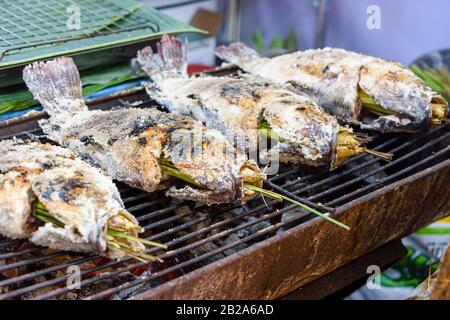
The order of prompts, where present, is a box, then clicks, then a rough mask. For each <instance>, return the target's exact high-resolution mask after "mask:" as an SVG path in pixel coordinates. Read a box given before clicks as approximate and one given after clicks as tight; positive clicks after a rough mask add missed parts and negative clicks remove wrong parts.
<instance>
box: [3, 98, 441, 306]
mask: <svg viewBox="0 0 450 320" xmlns="http://www.w3.org/2000/svg"><path fill="white" fill-rule="evenodd" d="M137 94H138V93H133V95H137ZM122 100H123V103H124V104H126V103H127V100H130V101H133V96H130V97H127V96H125V97H123V96H118V97H116V99H115V100H114V99H112V100H111V99H110V100H108V99H102V102H101V103H102V105H101V106H102V108H106V107H107V106H108V105H117V104H119V102H120V103H122ZM143 105H145V106H148V105H149V102H148V101H145V102H144V103H143ZM449 127H450V126H448V125H443V126H440V127H437V128H434V129H433V130H430V131H429V132H427V133H422V134H416V135H395V136H392V135H376V136H373V137H372V138H373V139H372V142H371V145H370V147H371V148H372V149H374V150H380V151H386V152H395V158H394V160H393V161H392V162H389V163H386V162H384V161H382V160H379V159H377V158H373V157H371V156H368V155H360V156H357V157H354V158H352V159H350V160H348V161H347V162H346V163H345V165H344V166H343V167H342V168H339V169H337V170H335V171H333V172H329V171H327V170H324V169H322V168H318V169H303V168H295V167H282V171H281V172H280V173H279V174H277V175H275V176H272V177H270V178H269V179H268V182H267V184H266V185H267V186H268V187H270V188H272V189H273V190H275V191H277V192H280V193H282V194H284V195H286V196H289V197H292V198H296V199H297V200H300V201H304V202H305V203H307V204H310V205H311V206H315V207H317V208H320V209H321V210H327V211H329V212H334V211H335V210H336V211H337V209H339V208H340V206H342V205H344V204H348V203H350V202H351V201H355V200H357V199H359V198H360V197H361V196H364V195H367V194H368V193H370V192H374V191H376V190H378V189H380V188H382V187H383V186H385V185H388V184H390V183H394V182H396V181H399V180H400V179H402V178H403V177H404V176H405V175H406V176H407V175H412V174H414V173H416V172H419V171H422V170H423V169H426V168H429V167H430V166H432V165H434V164H435V163H437V162H439V161H444V160H446V159H448V158H449V145H448V143H449V141H450V132H449ZM40 134H41V131H40V129H38V128H33V129H30V127H27V130H24V131H21V132H19V133H15V134H7V135H4V136H3V137H2V138H11V137H12V136H21V137H24V138H26V137H31V138H36V137H38V138H39V135H40ZM381 173H383V174H384V175H383V176H382V177H381V178H378V180H377V179H376V177H377V175H378V174H381ZM371 177H375V178H373V179H375V180H369V179H368V178H371ZM119 191H120V193H121V195H122V198H123V200H124V203H125V205H126V207H127V209H128V210H129V211H130V212H132V213H133V214H135V215H136V217H137V219H138V220H139V221H140V222H141V224H142V226H143V228H144V229H145V230H146V231H147V232H148V234H147V233H146V234H147V236H146V239H149V240H158V241H161V242H163V243H165V244H167V245H169V251H167V252H162V251H161V250H159V249H157V248H152V249H150V250H149V251H148V252H149V253H155V254H157V255H158V256H159V257H161V258H164V260H165V263H164V264H163V265H158V264H150V265H149V266H147V265H146V264H143V263H140V262H135V261H134V260H132V259H125V260H123V261H105V260H104V259H103V260H101V259H100V257H98V256H84V255H80V254H78V255H73V254H70V253H66V252H53V253H51V252H50V253H49V252H47V250H46V249H44V248H40V247H35V246H33V247H31V248H30V247H22V249H13V251H5V249H7V248H9V247H17V248H18V247H20V246H21V245H22V244H26V242H25V241H23V240H8V239H0V250H1V251H0V261H3V262H4V264H3V265H0V273H1V272H5V271H14V270H18V271H20V269H23V268H25V269H26V270H27V271H25V273H24V274H20V272H19V275H18V276H16V277H12V278H4V279H2V278H1V275H0V288H1V287H5V286H9V288H10V289H9V291H8V292H6V293H3V294H1V295H0V299H10V298H23V297H25V296H27V295H30V294H31V297H32V298H35V299H51V298H58V297H64V294H67V293H69V292H77V291H73V290H70V289H69V288H68V287H65V286H64V283H65V281H67V279H68V278H69V275H67V274H65V273H64V271H65V270H66V269H67V268H68V267H69V266H72V265H79V266H82V265H87V264H92V265H93V266H91V265H87V267H86V269H83V270H82V271H81V275H82V277H83V278H82V282H81V288H82V289H81V291H83V290H84V289H87V288H91V287H92V286H94V287H92V288H94V289H89V290H91V291H90V294H88V295H87V296H86V295H84V296H81V297H82V298H87V299H93V298H107V297H110V296H111V295H114V294H118V293H121V292H122V291H124V290H128V289H130V288H133V290H136V292H135V293H138V292H139V291H140V290H150V288H152V287H154V286H156V287H157V286H158V285H160V284H163V283H165V282H167V281H169V280H170V279H171V278H173V277H180V276H183V275H185V274H188V273H189V272H190V271H193V270H196V269H198V268H200V267H202V266H204V265H207V264H210V263H213V261H215V260H217V259H222V258H223V257H226V256H228V255H230V254H232V252H234V251H232V250H235V251H240V250H242V249H244V248H248V247H251V246H252V244H253V243H256V242H260V241H264V240H265V239H269V238H271V237H272V236H273V235H275V234H279V233H283V232H284V231H285V230H287V229H290V228H292V227H295V226H297V225H299V224H302V223H306V222H308V221H310V220H311V219H320V218H316V216H315V215H313V214H310V213H307V212H304V211H302V210H299V209H298V208H297V207H296V206H294V205H289V204H286V203H284V204H283V203H277V202H275V201H272V200H269V201H268V206H266V205H265V204H264V202H263V201H262V198H261V197H256V198H255V199H254V200H252V201H251V202H249V203H248V204H247V205H245V206H240V205H237V204H236V205H231V206H216V207H208V206H200V207H194V206H193V204H192V203H187V202H177V201H172V200H169V199H166V198H164V197H162V196H158V195H155V194H148V193H145V192H142V191H137V190H135V189H133V188H131V187H128V186H122V185H120V187H119ZM300 195H301V197H300ZM318 200H321V202H322V203H319V204H318V203H316V202H317V201H318ZM307 201H308V202H307ZM256 226H258V227H257V228H256ZM332 227H334V226H330V228H332ZM150 232H151V233H150ZM62 257H64V258H65V259H66V258H67V257H70V258H69V260H63V261H62V262H58V263H56V264H52V261H54V259H56V258H58V259H61V258H62ZM99 260H101V261H99ZM143 267H149V268H152V269H153V272H152V273H151V274H145V273H144V274H142V275H141V276H134V277H131V278H130V279H129V278H126V280H121V281H119V282H118V284H114V285H111V284H110V285H109V287H108V288H107V289H106V290H104V289H102V288H97V289H96V287H95V284H99V283H102V282H103V281H109V280H112V279H117V281H118V280H119V279H121V278H120V276H122V277H125V276H127V275H129V274H130V272H134V271H136V270H140V269H142V268H143ZM19 268H20V269H19ZM167 277H168V278H170V279H168V278H167ZM40 279H41V280H40ZM44 289H45V290H44ZM42 290H44V291H42ZM92 290H93V291H92ZM152 290H153V289H152ZM135 293H134V291H133V293H132V294H131V296H133V295H134V294H135ZM119 297H121V296H119ZM125 297H128V296H125Z"/></svg>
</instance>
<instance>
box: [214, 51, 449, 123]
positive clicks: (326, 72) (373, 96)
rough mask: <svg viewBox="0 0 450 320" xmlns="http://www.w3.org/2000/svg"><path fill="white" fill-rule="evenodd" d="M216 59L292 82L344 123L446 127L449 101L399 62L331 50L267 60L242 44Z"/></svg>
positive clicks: (287, 82) (263, 75) (283, 81)
mask: <svg viewBox="0 0 450 320" xmlns="http://www.w3.org/2000/svg"><path fill="white" fill-rule="evenodd" d="M216 55H217V56H218V57H220V58H221V59H223V60H226V61H228V62H231V63H233V64H236V65H237V66H239V67H240V68H242V69H243V70H245V71H247V72H250V73H252V74H255V75H258V76H260V77H263V78H265V79H270V80H271V81H273V82H276V83H283V84H289V87H290V88H291V90H293V91H295V92H297V93H299V94H303V95H306V96H308V97H311V98H313V99H314V100H315V101H316V102H317V103H319V104H320V105H321V106H323V107H324V108H325V109H326V110H327V111H328V112H330V113H331V114H333V115H335V116H336V117H337V118H338V119H339V120H340V121H342V122H344V123H347V124H352V125H359V126H360V127H361V128H363V129H371V130H378V131H381V132H396V131H417V130H420V129H423V128H428V127H430V125H436V124H440V123H441V121H443V120H444V119H445V118H446V116H447V114H448V104H447V102H446V100H445V99H444V98H443V97H442V96H440V95H439V94H437V93H436V92H434V91H432V90H431V89H430V88H429V87H428V86H427V85H425V83H424V82H423V81H422V80H421V79H419V78H418V77H417V76H415V75H414V73H413V72H412V71H410V70H409V69H408V68H407V67H405V66H403V65H401V64H400V63H396V62H393V61H386V60H383V59H380V58H376V57H372V56H367V55H363V54H358V53H354V52H349V51H345V50H342V49H334V48H325V49H317V50H306V51H303V52H300V51H298V52H294V53H290V54H285V55H281V56H277V57H274V58H271V59H269V58H263V57H260V56H258V54H257V53H256V52H255V51H254V50H252V49H250V48H248V47H246V46H245V45H244V44H242V43H233V44H230V45H229V46H220V47H218V48H217V49H216Z"/></svg>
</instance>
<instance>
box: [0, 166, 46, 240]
mask: <svg viewBox="0 0 450 320" xmlns="http://www.w3.org/2000/svg"><path fill="white" fill-rule="evenodd" d="M33 175H34V174H33V172H32V171H31V170H28V169H27V168H22V167H17V168H13V169H11V170H9V171H7V172H4V173H0V213H1V214H0V234H2V235H5V236H7V237H9V238H11V239H21V238H28V237H29V236H30V235H31V234H32V233H33V232H34V231H35V230H36V229H37V224H36V223H33V218H32V217H31V213H32V202H33V198H34V197H33V192H32V191H31V181H32V178H33Z"/></svg>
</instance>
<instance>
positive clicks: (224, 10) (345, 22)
mask: <svg viewBox="0 0 450 320" xmlns="http://www.w3.org/2000/svg"><path fill="white" fill-rule="evenodd" d="M140 2H141V3H143V4H145V5H148V6H153V7H155V8H158V9H160V10H162V11H163V12H165V13H167V14H168V15H170V16H173V17H176V18H178V19H179V20H182V21H185V22H191V20H192V18H193V17H194V15H195V13H196V12H197V10H198V9H205V10H208V11H212V12H215V13H219V14H220V15H221V16H222V17H223V21H220V19H219V20H214V19H212V20H211V26H212V25H213V24H214V23H215V22H219V24H220V30H219V32H218V33H217V34H214V41H218V42H222V43H226V42H230V41H236V40H239V41H243V42H246V43H247V44H251V45H252V46H253V47H255V48H257V49H258V50H260V51H268V50H271V49H272V50H277V49H280V48H284V49H291V50H292V49H293V48H294V46H295V47H296V49H300V50H304V49H309V48H315V47H324V46H331V47H340V48H344V49H348V50H353V51H357V52H361V53H366V54H370V55H375V56H380V57H383V58H388V59H393V60H396V61H400V62H402V63H404V64H410V63H411V62H413V61H414V60H415V59H416V58H418V57H420V56H422V55H423V54H426V53H429V52H431V51H436V50H439V49H444V48H446V47H448V45H449V43H450V33H449V32H448V30H449V29H450V20H449V19H448V12H449V11H450V1H448V0H428V1H421V0H358V1H354V0H322V1H320V0H277V1H273V0H207V1H202V0H199V1H183V0H140ZM203 27H204V26H203ZM208 44H209V43H207V42H205V43H204V46H205V48H207V47H208ZM199 50H200V49H199ZM191 59H193V60H194V61H195V59H197V62H201V61H202V59H203V60H204V61H202V62H211V59H213V56H212V51H211V52H210V53H209V55H208V54H207V51H202V53H201V54H199V55H198V56H197V55H193V56H192V57H191ZM208 59H209V60H208Z"/></svg>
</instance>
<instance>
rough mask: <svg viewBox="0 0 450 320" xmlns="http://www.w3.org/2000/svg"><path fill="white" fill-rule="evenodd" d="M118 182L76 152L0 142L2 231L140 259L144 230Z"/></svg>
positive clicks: (37, 241)
mask: <svg viewBox="0 0 450 320" xmlns="http://www.w3.org/2000/svg"><path fill="white" fill-rule="evenodd" d="M142 231H143V230H142V228H141V227H140V226H139V224H138V222H137V220H136V218H135V217H134V216H133V215H131V214H130V213H128V212H127V210H126V209H125V208H124V206H123V203H122V200H121V198H120V195H119V192H118V190H117V188H116V186H115V185H114V184H113V182H112V180H111V179H110V178H108V177H106V176H105V175H104V174H103V173H101V172H100V171H99V170H98V169H96V168H94V167H92V166H90V165H89V164H87V163H85V162H84V161H82V160H81V159H79V158H77V157H76V156H75V154H74V153H72V152H71V151H69V150H67V149H64V148H61V147H57V146H53V145H50V144H43V143H37V142H24V141H21V140H3V141H0V234H2V235H4V236H6V237H9V238H12V239H29V240H30V241H31V242H33V243H35V244H38V245H42V246H46V247H49V248H53V249H60V250H68V251H81V252H92V253H98V254H100V255H102V256H105V257H108V258H113V259H121V258H124V257H133V258H136V259H138V260H140V261H148V260H155V259H157V258H156V257H154V256H151V255H148V254H145V246H144V244H148V245H152V246H159V247H163V248H164V247H165V246H164V245H161V244H158V243H154V242H150V241H147V240H144V239H140V238H138V234H139V233H140V232H142Z"/></svg>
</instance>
